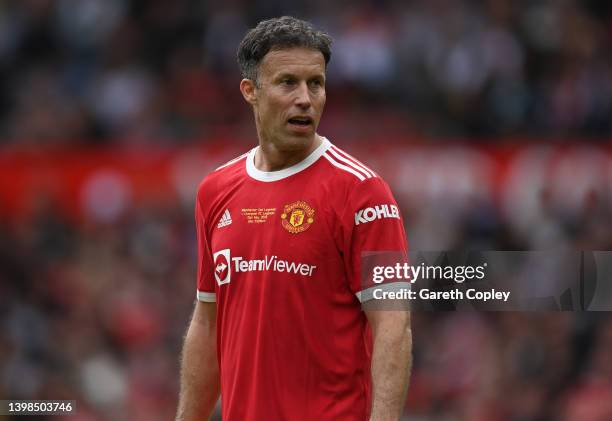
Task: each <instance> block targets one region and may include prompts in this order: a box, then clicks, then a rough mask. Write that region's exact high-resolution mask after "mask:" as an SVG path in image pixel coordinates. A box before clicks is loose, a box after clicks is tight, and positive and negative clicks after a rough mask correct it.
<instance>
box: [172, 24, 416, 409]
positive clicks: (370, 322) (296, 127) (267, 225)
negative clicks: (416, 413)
mask: <svg viewBox="0 0 612 421" xmlns="http://www.w3.org/2000/svg"><path fill="white" fill-rule="evenodd" d="M330 47H331V38H330V37H329V36H328V35H327V34H325V33H323V32H321V31H319V30H316V29H314V28H313V26H312V25H311V24H310V23H308V22H305V21H302V20H299V19H295V18H291V17H286V16H285V17H281V18H275V19H270V20H266V21H262V22H260V23H259V24H258V25H257V26H256V27H255V28H253V29H251V30H250V31H249V32H248V33H247V34H246V35H245V37H244V39H243V40H242V42H241V43H240V46H239V49H238V63H239V66H240V70H241V72H242V76H243V79H242V81H241V82H240V91H241V93H242V95H243V97H244V99H245V101H246V102H247V103H248V104H249V105H250V107H251V108H252V110H253V114H254V118H255V124H256V129H257V139H258V145H257V146H256V147H255V148H253V149H251V150H250V151H249V152H247V153H245V154H244V155H241V156H239V157H237V158H235V159H233V160H231V161H229V162H227V163H226V164H224V165H222V166H221V167H219V168H218V169H217V170H215V171H214V172H212V173H211V174H209V175H208V176H207V177H206V178H205V179H204V181H203V182H202V183H201V185H200V187H199V190H198V193H197V200H196V210H195V212H196V215H195V217H196V227H197V237H198V277H197V301H196V307H195V310H194V313H193V317H192V320H191V323H190V326H189V329H188V331H187V334H186V337H185V343H184V347H183V354H182V361H181V365H182V367H181V393H180V397H179V407H178V412H177V420H189V421H191V420H206V419H208V418H209V417H210V416H211V414H212V412H213V409H214V406H215V404H216V402H217V400H218V399H219V397H220V398H221V408H222V410H221V412H222V417H223V419H224V420H228V421H245V420H255V421H260V420H261V421H270V420H272V421H275V420H290V421H300V420H317V421H324V420H360V421H363V420H376V421H382V420H398V419H399V418H400V416H401V414H402V412H403V407H404V400H405V397H406V393H407V388H408V381H409V377H410V369H411V348H412V339H411V330H410V313H409V312H407V311H373V310H367V311H364V310H363V309H362V302H361V301H362V300H365V299H366V296H365V295H364V294H362V292H363V291H364V289H365V288H366V287H367V286H366V285H365V284H364V282H363V280H362V279H361V278H362V275H361V260H362V256H363V255H364V253H372V252H381V251H392V252H401V253H406V252H407V244H406V237H405V232H404V226H403V222H402V220H401V216H400V214H399V212H390V211H389V212H382V211H381V212H378V211H373V213H372V212H370V209H375V210H376V209H397V203H396V201H395V199H394V198H393V195H392V193H391V191H390V189H389V187H388V185H387V184H386V183H385V182H384V181H383V180H382V179H381V178H380V176H379V175H378V174H377V173H376V172H374V171H373V170H372V169H370V168H369V167H368V166H366V165H365V164H363V163H361V162H360V161H358V160H357V159H355V158H353V157H352V156H351V155H349V154H347V153H346V152H344V151H343V150H342V149H340V148H338V147H337V146H335V145H334V144H333V143H332V141H331V140H329V139H327V138H325V137H324V136H322V135H319V134H318V133H317V126H318V125H319V121H320V119H321V115H322V113H323V109H324V106H325V100H326V96H325V95H326V92H325V82H326V67H327V64H328V62H329V60H330V57H331V50H330ZM364 210H367V211H366V212H367V214H368V215H369V216H371V217H368V218H367V219H365V218H363V217H359V215H362V214H364Z"/></svg>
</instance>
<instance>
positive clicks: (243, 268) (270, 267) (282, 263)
mask: <svg viewBox="0 0 612 421" xmlns="http://www.w3.org/2000/svg"><path fill="white" fill-rule="evenodd" d="M213 260H214V262H215V279H216V280H217V284H219V286H221V285H224V284H227V283H229V282H230V280H231V278H232V267H233V272H235V273H245V272H285V273H289V274H295V275H302V276H306V277H311V276H312V275H313V273H314V271H315V269H316V268H317V266H316V265H309V264H306V263H300V262H291V261H289V260H283V259H280V258H279V257H278V256H268V255H265V256H264V257H263V258H262V259H245V258H244V257H242V256H235V257H231V252H230V249H224V250H220V251H218V252H216V253H214V254H213Z"/></svg>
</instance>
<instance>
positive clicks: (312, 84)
mask: <svg viewBox="0 0 612 421" xmlns="http://www.w3.org/2000/svg"><path fill="white" fill-rule="evenodd" d="M310 85H311V86H316V87H321V86H323V81H321V80H318V79H317V80H312V81H310Z"/></svg>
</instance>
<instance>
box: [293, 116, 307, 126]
mask: <svg viewBox="0 0 612 421" xmlns="http://www.w3.org/2000/svg"><path fill="white" fill-rule="evenodd" d="M287 121H288V122H289V124H295V125H297V126H310V125H311V124H312V118H310V117H293V118H290V119H289V120H287Z"/></svg>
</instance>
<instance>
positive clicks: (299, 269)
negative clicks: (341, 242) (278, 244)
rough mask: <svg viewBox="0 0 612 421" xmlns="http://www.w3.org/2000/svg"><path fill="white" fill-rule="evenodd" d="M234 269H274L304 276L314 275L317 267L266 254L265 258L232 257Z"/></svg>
mask: <svg viewBox="0 0 612 421" xmlns="http://www.w3.org/2000/svg"><path fill="white" fill-rule="evenodd" d="M232 262H234V270H235V271H236V272H253V271H264V270H265V271H270V270H271V271H274V272H287V273H295V274H300V275H303V276H312V273H313V272H314V270H315V269H316V268H317V267H316V266H315V265H307V264H306V263H295V262H289V261H288V260H280V259H279V258H278V256H264V258H263V259H254V260H245V259H243V258H242V257H232Z"/></svg>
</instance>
